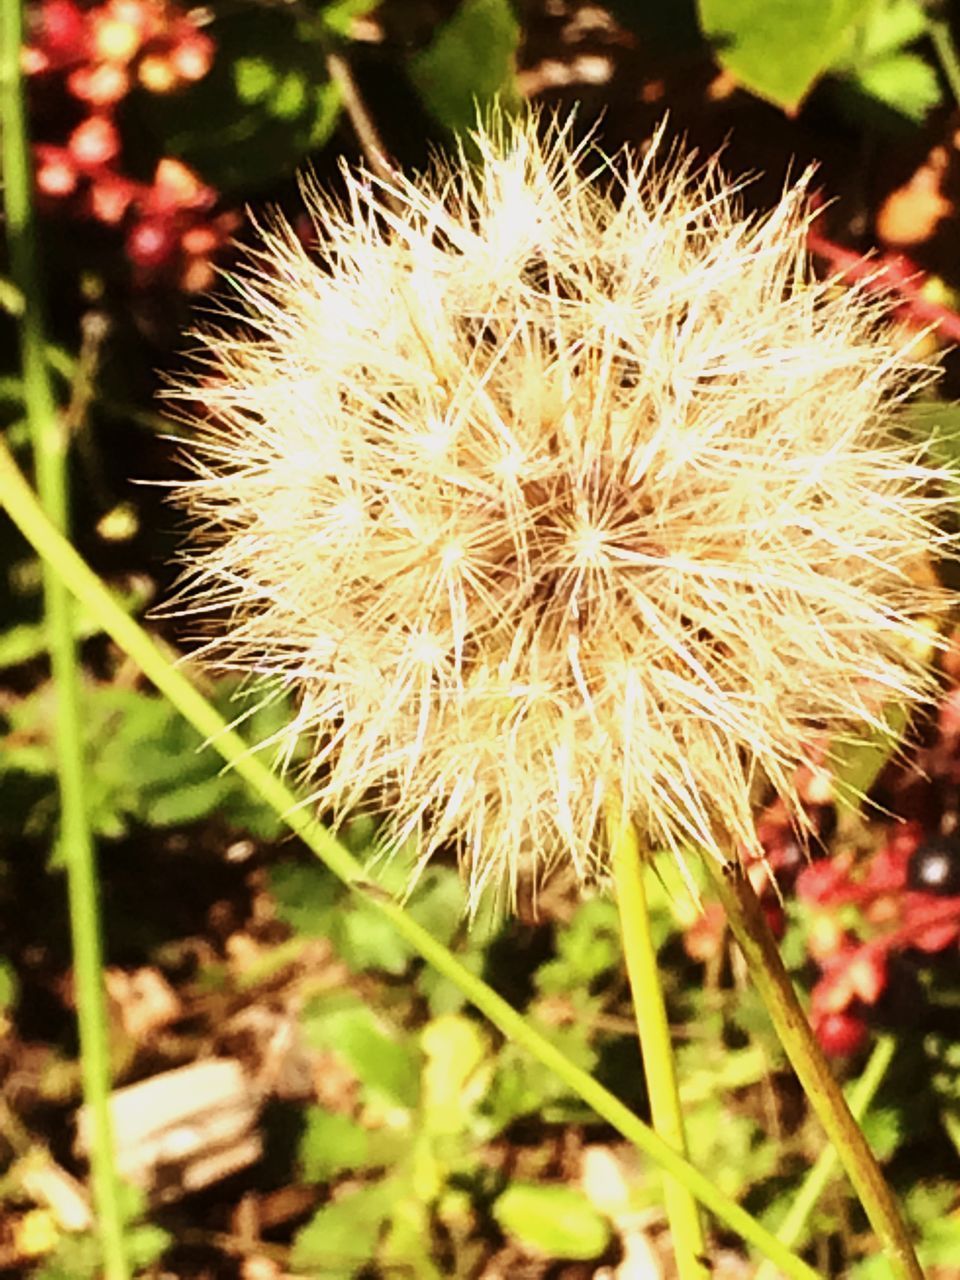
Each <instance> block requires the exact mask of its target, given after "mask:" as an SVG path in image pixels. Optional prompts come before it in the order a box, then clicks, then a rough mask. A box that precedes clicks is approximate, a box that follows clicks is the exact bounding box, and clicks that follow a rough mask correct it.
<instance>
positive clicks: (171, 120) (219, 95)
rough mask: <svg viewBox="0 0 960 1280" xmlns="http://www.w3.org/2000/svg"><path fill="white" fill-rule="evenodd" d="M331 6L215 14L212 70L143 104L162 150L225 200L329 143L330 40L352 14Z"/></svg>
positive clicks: (285, 171)
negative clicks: (327, 49) (327, 47)
mask: <svg viewBox="0 0 960 1280" xmlns="http://www.w3.org/2000/svg"><path fill="white" fill-rule="evenodd" d="M328 8H329V9H330V10H331V12H330V13H329V14H327V13H320V14H319V15H317V14H310V13H309V11H308V10H307V9H306V8H304V9H303V10H301V11H298V12H297V13H292V12H290V11H289V9H287V8H285V7H282V6H276V5H271V6H242V7H240V8H234V9H232V10H230V11H229V12H226V11H224V12H223V14H222V15H218V17H217V21H216V25H215V28H214V35H215V37H216V40H217V57H216V58H215V59H214V63H213V66H212V67H211V69H210V71H209V73H208V74H207V75H206V76H204V78H203V79H202V80H200V81H198V82H197V83H196V84H195V85H192V86H191V87H190V88H189V89H188V90H186V91H185V92H182V93H178V94H168V95H164V96H163V97H162V98H161V97H159V96H158V95H155V94H154V95H150V94H145V95H142V101H141V102H139V103H138V108H139V110H140V111H141V113H142V114H143V115H144V116H146V117H147V118H148V119H149V120H150V122H151V124H152V126H153V128H154V130H155V131H156V133H157V134H159V136H160V138H161V139H162V145H163V150H164V151H165V152H166V153H167V154H169V155H175V156H177V157H178V158H179V159H182V160H184V161H186V163H187V164H189V165H191V166H193V167H194V168H196V169H197V170H198V172H199V173H200V174H201V175H202V176H203V178H204V179H205V181H207V182H209V183H211V184H212V185H213V186H215V187H217V188H218V189H219V190H220V191H222V192H226V193H227V194H236V193H243V192H247V191H251V190H254V189H256V188H257V187H260V186H264V185H266V184H267V183H269V182H272V181H274V180H276V179H277V178H281V177H287V176H288V175H289V174H290V173H291V172H292V171H293V170H294V169H295V168H296V166H297V165H298V164H299V163H300V162H301V161H302V160H303V159H304V158H305V157H306V156H307V155H308V154H309V152H310V151H312V150H315V149H316V148H318V147H320V146H322V145H323V144H324V143H325V142H326V141H327V139H328V138H329V137H330V134H331V133H332V132H333V129H334V127H335V125H336V122H337V118H338V116H339V112H340V94H339V91H338V89H337V87H336V85H334V84H333V83H332V82H331V81H330V79H329V78H328V77H327V74H326V67H325V62H324V57H325V49H324V43H323V42H324V35H325V31H326V29H327V24H328V22H330V21H332V22H333V24H334V27H335V26H336V25H337V23H338V22H342V21H345V20H347V18H346V15H345V14H344V12H342V6H338V5H337V6H328ZM337 10H341V12H340V13H339V16H338V14H337ZM325 20H326V21H325Z"/></svg>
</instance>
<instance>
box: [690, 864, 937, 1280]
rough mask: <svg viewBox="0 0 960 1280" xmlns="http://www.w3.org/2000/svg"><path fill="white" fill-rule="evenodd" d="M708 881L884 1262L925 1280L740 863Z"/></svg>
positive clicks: (910, 1278) (903, 1275)
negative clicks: (879, 1248) (867, 1222)
mask: <svg viewBox="0 0 960 1280" xmlns="http://www.w3.org/2000/svg"><path fill="white" fill-rule="evenodd" d="M708 862H709V860H708ZM710 874H711V877H712V879H713V883H714V885H715V886H716V890H717V896H718V897H719V899H720V901H721V903H722V904H723V908H724V910H725V911H726V913H727V921H728V923H729V925H730V928H731V930H732V931H733V936H734V937H735V938H736V940H737V942H738V943H739V945H740V950H741V951H742V952H743V955H744V958H745V960H746V962H747V968H748V969H749V970H750V974H751V977H752V978H753V981H754V983H755V984H756V987H757V990H758V991H759V992H760V995H761V997H762V999H763V1002H764V1004H765V1005H766V1007H767V1013H768V1014H769V1015H770V1019H771V1021H772V1022H773V1025H774V1027H775V1029H776V1032H777V1036H778V1038H779V1040H780V1043H781V1045H782V1046H783V1049H784V1052H785V1053H786V1055H787V1057H788V1058H789V1060H790V1064H791V1066H792V1067H793V1069H794V1071H795V1072H796V1073H797V1077H798V1079H799V1080H800V1084H801V1085H802V1086H803V1091H804V1093H805V1094H806V1096H807V1099H808V1101H809V1102H810V1105H811V1106H812V1107H813V1109H814V1111H815V1112H816V1115H817V1117H818V1119H819V1120H820V1123H821V1124H822V1125H823V1128H824V1130H825V1131H826V1134H827V1137H828V1138H829V1139H830V1141H831V1142H832V1143H833V1146H834V1148H835V1149H836V1152H837V1155H838V1157H839V1159H840V1162H841V1164H842V1165H843V1167H844V1169H845V1170H846V1173H847V1176H848V1177H849V1179H850V1181H851V1182H852V1184H853V1187H854V1190H855V1191H856V1193H857V1196H858V1198H859V1200H860V1203H861V1205H862V1206H863V1210H864V1212H865V1213H866V1215H867V1218H868V1219H869V1221H870V1225H871V1226H872V1227H873V1230H874V1231H875V1232H876V1235H877V1239H878V1240H879V1242H880V1246H881V1248H882V1249H883V1252H884V1256H885V1257H886V1259H887V1261H888V1262H889V1263H890V1266H891V1268H892V1270H893V1273H894V1275H895V1276H897V1277H899V1278H900V1280H923V1271H922V1270H921V1268H920V1264H919V1262H918V1261H917V1255H916V1253H915V1252H914V1249H913V1244H912V1242H911V1240H910V1235H909V1233H908V1231H907V1227H906V1224H905V1223H904V1221H903V1218H902V1216H901V1214H900V1209H899V1206H898V1204H897V1201H896V1198H895V1197H894V1195H893V1193H892V1192H891V1190H890V1188H889V1187H888V1186H887V1183H886V1181H885V1179H884V1176H883V1174H882V1173H881V1171H880V1166H879V1165H878V1164H877V1162H876V1160H875V1158H874V1155H873V1152H872V1151H871V1150H870V1146H869V1144H868V1143H867V1140H866V1138H865V1137H864V1136H863V1133H862V1131H861V1129H860V1126H859V1125H858V1124H857V1122H856V1120H854V1118H853V1116H852V1115H851V1114H850V1109H849V1107H848V1106H847V1103H846V1099H845V1098H844V1096H843V1093H842V1091H841V1089H840V1086H839V1084H838V1083H837V1081H836V1079H835V1077H834V1075H833V1073H832V1071H831V1070H830V1066H829V1064H828V1063H827V1060H826V1058H825V1057H824V1055H823V1051H822V1050H821V1048H820V1046H819V1044H818V1043H817V1040H816V1037H815V1036H814V1034H813V1029H812V1027H811V1026H810V1023H809V1022H808V1020H807V1016H806V1014H805V1013H804V1011H803V1009H802V1007H801V1005H800V1001H799V999H798V998H797V993H796V992H795V991H794V989H793V984H792V983H791V981H790V977H789V975H788V974H787V971H786V969H785V968H784V965H783V961H782V959H781V958H780V951H779V948H778V947H777V943H776V940H775V938H774V936H773V934H772V933H771V932H770V926H769V925H768V924H767V919H766V916H765V915H764V913H763V907H762V906H761V905H760V900H759V899H758V897H757V895H756V894H755V893H754V891H753V887H752V885H751V884H750V881H749V879H748V878H747V876H746V875H744V873H743V869H742V868H741V867H740V864H739V863H737V862H734V863H731V864H730V865H728V866H726V867H724V868H723V870H722V871H718V870H715V869H714V868H713V867H710Z"/></svg>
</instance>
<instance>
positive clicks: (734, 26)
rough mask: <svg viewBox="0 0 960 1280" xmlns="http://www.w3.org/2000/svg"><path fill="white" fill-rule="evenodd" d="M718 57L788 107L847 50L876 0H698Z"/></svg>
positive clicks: (757, 91)
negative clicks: (856, 26) (863, 18)
mask: <svg viewBox="0 0 960 1280" xmlns="http://www.w3.org/2000/svg"><path fill="white" fill-rule="evenodd" d="M698 4H699V11H700V24H701V27H702V29H703V33H704V35H705V36H706V37H707V39H708V40H710V41H711V43H712V44H713V46H714V51H715V53H716V57H717V60H718V61H719V62H720V63H721V65H722V66H724V67H725V68H726V69H727V70H728V71H730V72H732V73H733V75H734V76H736V78H737V80H739V81H740V83H741V84H742V85H744V86H745V87H746V88H747V89H750V90H751V91H752V92H753V93H755V94H757V95H758V96H759V97H761V98H766V99H767V100H768V101H769V102H773V103H775V104H776V105H777V106H779V107H785V108H787V109H789V110H793V109H795V108H796V107H797V106H799V104H800V102H801V100H802V99H803V98H804V97H805V96H806V94H807V93H808V92H809V91H810V89H811V88H812V87H813V85H814V83H815V82H816V81H817V79H819V77H820V76H822V75H823V73H824V72H825V71H827V70H829V69H830V67H832V66H833V64H834V62H835V61H836V60H837V58H839V57H840V56H841V55H842V54H843V53H844V52H845V50H846V47H847V40H848V38H849V34H850V32H851V30H852V28H853V26H854V24H855V23H856V22H857V21H858V20H859V19H860V18H862V16H863V15H864V14H865V13H867V11H868V9H869V7H870V5H871V4H872V0H698Z"/></svg>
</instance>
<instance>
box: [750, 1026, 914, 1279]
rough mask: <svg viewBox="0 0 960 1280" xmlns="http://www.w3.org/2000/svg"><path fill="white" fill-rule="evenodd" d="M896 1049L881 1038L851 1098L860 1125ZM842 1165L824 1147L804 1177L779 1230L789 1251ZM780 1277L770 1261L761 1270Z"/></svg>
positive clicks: (833, 1152) (760, 1273)
mask: <svg viewBox="0 0 960 1280" xmlns="http://www.w3.org/2000/svg"><path fill="white" fill-rule="evenodd" d="M894 1049H895V1042H894V1039H893V1037H892V1036H881V1037H880V1038H879V1039H878V1040H877V1043H876V1044H875V1045H874V1047H873V1052H872V1053H871V1055H870V1060H869V1062H868V1063H867V1065H866V1066H865V1067H864V1069H863V1075H861V1077H860V1079H859V1080H858V1081H857V1083H856V1086H855V1088H854V1090H853V1092H852V1093H851V1095H850V1114H851V1115H852V1116H853V1118H854V1120H856V1121H858V1122H859V1121H860V1120H862V1119H863V1117H864V1116H865V1115H866V1113H867V1111H868V1110H869V1109H870V1104H871V1103H872V1102H873V1099H874V1097H875V1096H876V1093H877V1090H878V1089H879V1088H880V1085H881V1084H882V1083H883V1078H884V1076H885V1075H886V1074H887V1069H888V1067H889V1066H890V1063H891V1062H892V1061H893V1054H894ZM838 1164H839V1161H838V1159H837V1152H836V1149H835V1148H834V1147H832V1146H829V1147H824V1148H823V1150H822V1151H821V1152H820V1154H819V1156H818V1157H817V1160H816V1163H815V1164H814V1165H813V1167H812V1168H811V1170H810V1172H809V1173H808V1174H807V1176H806V1178H804V1180H803V1185H802V1186H801V1188H800V1190H799V1191H798V1192H797V1194H796V1196H795V1197H794V1199H793V1203H792V1204H791V1205H790V1211H789V1212H788V1214H787V1216H786V1217H785V1218H784V1220H783V1223H782V1225H781V1226H780V1229H779V1230H778V1231H777V1236H778V1238H779V1239H780V1241H781V1242H782V1243H783V1244H785V1245H787V1246H788V1247H789V1248H791V1249H792V1248H793V1247H794V1245H796V1243H797V1242H798V1241H799V1240H800V1239H802V1238H803V1236H804V1234H805V1232H806V1227H807V1219H808V1218H809V1217H810V1214H811V1213H812V1212H813V1209H814V1206H815V1205H816V1203H817V1201H818V1200H819V1199H820V1197H821V1196H822V1195H823V1192H824V1190H825V1188H826V1186H827V1183H828V1182H829V1181H830V1179H831V1178H832V1177H833V1175H834V1174H835V1173H836V1170H837V1165H838ZM776 1276H777V1269H776V1267H773V1266H771V1265H770V1263H769V1262H764V1263H763V1265H762V1266H761V1267H760V1269H759V1270H758V1271H757V1277H756V1280H776Z"/></svg>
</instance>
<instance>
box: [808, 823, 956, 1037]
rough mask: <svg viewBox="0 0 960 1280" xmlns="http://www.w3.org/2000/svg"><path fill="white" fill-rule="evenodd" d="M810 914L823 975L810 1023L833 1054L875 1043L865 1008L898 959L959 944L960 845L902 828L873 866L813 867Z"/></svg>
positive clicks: (845, 862) (814, 954)
mask: <svg viewBox="0 0 960 1280" xmlns="http://www.w3.org/2000/svg"><path fill="white" fill-rule="evenodd" d="M796 893H797V898H798V899H799V900H800V901H801V902H803V903H805V904H806V906H807V907H808V909H809V911H810V923H809V929H808V932H807V950H808V952H809V955H810V957H811V959H812V960H814V962H815V963H816V964H817V965H818V967H819V969H820V977H819V979H818V981H817V983H816V985H815V986H814V989H813V994H812V997H811V1017H812V1019H813V1025H814V1029H815V1030H816V1032H817V1035H818V1037H819V1039H820V1042H821V1044H822V1045H823V1047H824V1048H825V1049H826V1050H827V1051H828V1052H830V1053H836V1054H846V1053H855V1052H857V1051H858V1050H859V1049H861V1048H862V1047H863V1046H864V1044H865V1043H866V1041H867V1039H868V1030H867V1024H866V1021H865V1017H864V1015H865V1013H866V1011H867V1010H868V1009H869V1008H871V1007H873V1006H875V1005H876V1004H877V1002H878V1000H879V999H880V997H881V996H882V995H883V993H884V991H885V990H886V989H887V985H888V980H889V976H890V965H891V958H892V957H893V956H894V955H895V954H897V953H901V952H904V951H913V952H920V953H922V954H925V955H932V954H934V953H936V952H941V951H944V950H946V948H948V947H951V946H955V945H956V943H957V941H958V939H960V842H958V841H957V840H956V839H944V838H936V839H933V840H928V839H926V838H925V836H924V833H923V830H922V828H921V827H920V826H919V825H918V824H917V823H912V822H911V823H906V824H904V825H903V826H902V827H900V828H898V829H896V830H894V831H893V832H892V833H891V835H890V836H889V838H888V840H887V842H886V844H885V845H884V846H883V847H882V848H881V849H880V850H879V851H878V852H877V853H875V854H874V855H873V856H872V857H871V858H870V859H869V860H868V861H867V863H866V865H865V866H861V865H858V860H857V859H856V858H855V856H854V855H853V854H852V853H849V852H847V853H842V854H839V855H837V856H835V857H833V858H830V859H824V860H822V861H818V862H813V863H811V864H810V865H809V866H807V867H805V868H804V869H803V871H801V872H800V875H799V876H798V877H797V883H796Z"/></svg>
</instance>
